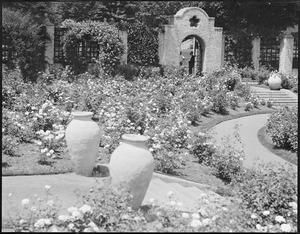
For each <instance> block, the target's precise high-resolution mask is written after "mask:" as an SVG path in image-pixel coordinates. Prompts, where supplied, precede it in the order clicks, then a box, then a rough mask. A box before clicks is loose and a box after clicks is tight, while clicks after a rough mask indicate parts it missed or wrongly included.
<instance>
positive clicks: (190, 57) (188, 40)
mask: <svg viewBox="0 0 300 234" xmlns="http://www.w3.org/2000/svg"><path fill="white" fill-rule="evenodd" d="M204 53H205V43H204V41H203V40H202V39H201V38H200V37H198V36H197V35H189V36H187V37H185V38H184V39H183V41H182V42H181V45H180V59H181V60H180V63H179V65H180V66H186V67H188V70H189V74H201V73H202V72H203V63H204V58H205V56H204Z"/></svg>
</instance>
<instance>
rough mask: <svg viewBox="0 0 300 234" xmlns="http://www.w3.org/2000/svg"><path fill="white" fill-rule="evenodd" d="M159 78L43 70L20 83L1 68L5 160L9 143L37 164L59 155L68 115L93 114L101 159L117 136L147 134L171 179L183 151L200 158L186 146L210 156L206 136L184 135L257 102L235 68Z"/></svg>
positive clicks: (158, 164)
mask: <svg viewBox="0 0 300 234" xmlns="http://www.w3.org/2000/svg"><path fill="white" fill-rule="evenodd" d="M162 73H163V74H161V73H160V72H157V71H156V70H155V69H151V70H150V74H147V76H146V77H144V76H143V74H144V73H141V75H140V76H138V77H136V78H134V79H132V80H130V81H128V80H126V79H124V77H122V76H115V77H110V78H109V79H108V78H98V77H95V76H94V75H91V74H89V73H83V74H80V75H78V76H74V75H73V74H71V73H70V71H69V70H68V68H66V69H65V70H63V71H60V72H56V73H53V71H52V73H51V72H49V71H48V72H45V73H43V74H41V76H40V79H39V82H38V83H37V84H26V83H22V81H21V79H20V75H19V73H18V71H17V70H16V71H12V72H11V71H7V70H5V69H4V72H3V77H4V89H3V93H2V96H3V103H2V104H3V113H4V115H3V117H4V118H3V120H2V123H3V127H2V133H3V135H4V138H3V144H2V150H3V152H4V153H5V154H11V155H12V154H14V153H15V152H13V148H14V145H16V144H18V143H21V142H34V143H35V144H36V145H37V147H38V148H39V149H40V151H41V154H40V157H39V159H38V162H39V163H44V164H45V163H47V159H48V158H52V159H53V158H54V159H55V158H56V157H60V156H61V152H62V151H63V149H64V148H65V140H64V131H65V129H66V126H67V124H68V123H69V122H70V121H71V119H72V117H71V115H70V114H71V111H73V110H81V111H92V112H94V113H95V115H96V116H97V117H98V119H99V122H98V123H99V125H100V126H101V128H102V129H103V132H104V134H103V136H102V139H101V143H100V146H101V147H104V149H105V152H106V154H111V153H112V152H113V151H114V149H115V148H116V147H117V146H118V145H119V143H120V139H121V136H122V135H123V134H124V133H135V134H144V135H148V136H149V137H150V140H149V145H148V146H149V149H150V151H151V152H152V154H153V156H154V158H155V170H156V171H161V172H164V173H174V170H175V169H176V168H180V167H181V166H182V163H183V161H184V155H185V153H186V152H189V153H191V154H192V155H194V156H195V157H196V158H199V152H198V151H197V153H195V152H196V151H195V150H194V151H190V148H191V147H192V148H199V149H200V148H203V149H205V150H203V152H202V154H207V153H208V152H210V151H211V149H209V148H210V147H212V145H210V143H209V142H210V136H208V135H206V134H205V133H203V134H204V135H205V138H204V140H201V141H197V140H196V139H197V137H198V135H197V134H198V133H194V132H192V131H190V128H191V127H192V126H194V125H197V124H198V123H199V122H200V121H201V118H204V117H205V116H207V115H208V114H210V113H216V114H224V113H226V112H228V109H229V108H231V109H233V110H234V109H236V108H239V107H241V106H242V105H244V103H246V104H245V108H247V109H246V110H249V109H248V106H249V105H250V107H251V108H257V107H258V106H259V103H263V101H262V100H259V99H258V98H257V97H255V96H253V95H252V94H251V93H250V88H249V86H247V85H244V84H242V83H241V79H240V76H239V74H238V73H237V71H236V69H235V68H234V67H225V68H223V69H221V70H219V71H215V72H213V73H210V74H207V75H205V76H203V77H199V76H189V75H187V74H186V73H185V72H184V70H180V69H175V68H173V69H171V68H169V67H165V68H163V72H162ZM70 76H73V79H72V80H73V82H71V81H70V79H69V78H70ZM16 84H18V85H16ZM20 86H21V87H20ZM214 153H215V154H218V152H214ZM212 165H214V164H212Z"/></svg>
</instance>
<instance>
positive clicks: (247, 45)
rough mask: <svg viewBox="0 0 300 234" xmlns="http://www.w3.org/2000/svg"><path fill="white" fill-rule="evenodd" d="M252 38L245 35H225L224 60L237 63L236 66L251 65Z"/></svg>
mask: <svg viewBox="0 0 300 234" xmlns="http://www.w3.org/2000/svg"><path fill="white" fill-rule="evenodd" d="M251 41H252V38H251V37H249V36H248V37H247V36H245V35H243V37H242V36H240V37H238V38H237V37H235V38H234V37H232V36H230V35H225V60H226V62H229V63H231V64H237V65H238V67H240V68H243V67H245V66H251V62H252V57H251V54H252V52H251V49H252V44H251Z"/></svg>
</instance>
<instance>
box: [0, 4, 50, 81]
mask: <svg viewBox="0 0 300 234" xmlns="http://www.w3.org/2000/svg"><path fill="white" fill-rule="evenodd" d="M2 27H3V29H4V31H5V32H6V33H7V34H8V36H9V38H10V39H11V41H12V42H11V48H10V49H11V51H12V52H13V53H14V54H15V57H16V59H15V61H9V62H8V66H9V67H14V65H17V66H18V67H19V68H20V70H21V73H22V76H23V79H24V81H25V82H27V81H36V78H37V76H38V72H39V71H42V70H43V69H44V65H45V60H44V53H45V42H46V40H47V38H48V37H47V34H46V31H45V28H44V27H41V26H40V25H39V24H37V23H35V22H34V20H33V19H32V18H31V16H30V15H29V14H24V13H22V12H20V11H14V10H9V9H7V8H3V9H2Z"/></svg>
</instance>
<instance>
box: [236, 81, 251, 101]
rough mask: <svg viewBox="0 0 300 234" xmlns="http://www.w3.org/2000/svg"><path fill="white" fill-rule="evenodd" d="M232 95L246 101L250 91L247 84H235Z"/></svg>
mask: <svg viewBox="0 0 300 234" xmlns="http://www.w3.org/2000/svg"><path fill="white" fill-rule="evenodd" d="M234 93H235V94H236V95H237V96H238V97H243V98H244V99H245V101H248V100H249V98H250V96H251V90H250V85H249V84H243V83H242V82H239V83H237V85H236V86H235V90H234Z"/></svg>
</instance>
